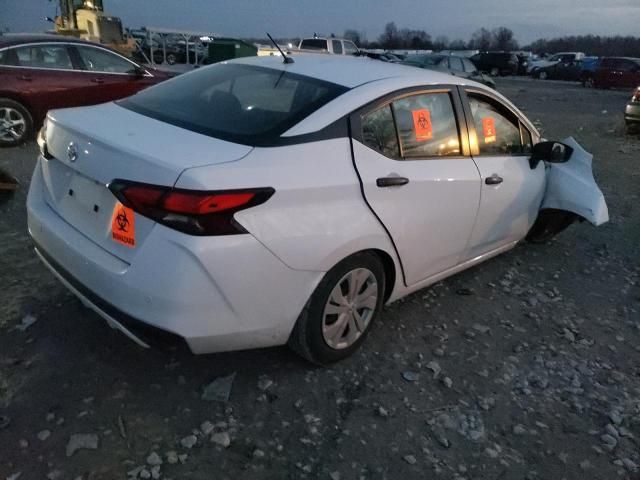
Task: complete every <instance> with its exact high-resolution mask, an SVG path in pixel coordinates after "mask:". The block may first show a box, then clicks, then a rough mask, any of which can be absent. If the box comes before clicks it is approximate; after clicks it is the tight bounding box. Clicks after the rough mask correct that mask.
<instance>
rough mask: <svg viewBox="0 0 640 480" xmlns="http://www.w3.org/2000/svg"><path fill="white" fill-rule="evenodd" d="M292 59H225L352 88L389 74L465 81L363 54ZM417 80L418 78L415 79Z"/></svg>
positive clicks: (436, 81) (434, 80)
mask: <svg viewBox="0 0 640 480" xmlns="http://www.w3.org/2000/svg"><path fill="white" fill-rule="evenodd" d="M291 58H293V60H294V63H287V64H285V63H284V62H283V61H282V57H279V56H277V57H276V56H273V57H266V56H265V57H245V58H240V59H237V60H232V61H231V62H229V63H242V64H247V65H255V66H261V67H267V68H273V69H276V70H285V71H288V72H291V73H296V74H298V75H306V76H308V77H312V78H317V79H318V80H324V81H326V82H331V83H335V84H338V85H342V86H344V87H347V88H355V87H358V86H360V85H364V84H365V83H370V82H375V81H378V80H383V79H389V78H402V77H405V78H407V79H408V78H411V79H417V80H419V83H420V84H424V85H437V84H448V85H452V84H453V85H463V84H468V83H469V81H468V80H465V79H462V78H460V77H454V76H452V75H448V74H445V73H440V72H436V71H434V70H424V69H418V68H416V67H411V66H406V65H400V64H397V63H389V62H381V61H379V60H375V59H373V58H369V57H366V56H362V57H356V56H350V55H322V54H312V53H304V54H294V55H291ZM416 84H418V82H416Z"/></svg>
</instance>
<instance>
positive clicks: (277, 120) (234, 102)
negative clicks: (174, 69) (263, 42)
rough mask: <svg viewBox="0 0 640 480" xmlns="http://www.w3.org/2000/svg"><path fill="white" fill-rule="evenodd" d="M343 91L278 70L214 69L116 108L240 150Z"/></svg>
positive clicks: (280, 130)
mask: <svg viewBox="0 0 640 480" xmlns="http://www.w3.org/2000/svg"><path fill="white" fill-rule="evenodd" d="M345 91H347V88H346V87H343V86H340V85H336V84H333V83H329V82H324V81H321V80H317V79H314V78H311V77H306V76H303V75H297V74H293V73H289V72H286V71H283V70H275V69H271V68H264V67H256V66H252V65H239V64H218V65H212V66H210V67H206V68H203V69H201V70H198V71H197V72H193V73H190V74H185V75H182V76H180V77H177V78H175V79H173V80H169V81H168V82H164V83H161V84H159V85H157V86H155V87H152V88H149V89H147V90H143V91H142V92H140V93H138V94H137V95H134V96H133V97H129V98H127V99H125V100H121V101H120V102H118V103H119V104H120V105H121V106H123V107H125V108H129V109H131V110H134V111H136V112H138V113H141V114H143V115H147V116H150V117H152V118H156V119H158V120H161V121H164V122H166V123H170V124H172V125H176V126H178V127H181V128H186V129H188V130H192V131H194V132H198V133H202V134H205V135H209V136H213V137H217V138H221V139H223V140H229V141H232V142H236V143H242V144H245V145H257V144H259V143H264V142H268V141H270V140H273V139H275V138H276V137H278V136H280V135H281V134H282V133H284V132H285V131H287V130H288V129H289V128H291V127H292V126H293V125H295V124H296V123H298V122H300V121H301V120H302V119H303V118H305V117H307V116H308V115H310V114H311V113H312V112H314V111H315V110H317V109H318V108H320V107H322V106H323V105H325V104H326V103H328V102H330V101H331V100H333V99H334V98H336V97H337V96H338V95H341V94H342V93H344V92H345Z"/></svg>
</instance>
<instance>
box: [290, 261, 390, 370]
mask: <svg viewBox="0 0 640 480" xmlns="http://www.w3.org/2000/svg"><path fill="white" fill-rule="evenodd" d="M384 288H385V275H384V267H383V265H382V262H381V261H380V259H379V258H378V256H377V255H375V254H374V253H369V252H363V253H358V254H355V255H353V256H351V257H349V258H347V259H345V260H343V261H342V262H340V263H339V264H337V265H336V266H335V267H333V268H332V269H331V270H330V271H329V272H327V274H326V275H325V277H324V278H323V279H322V281H321V282H320V284H319V285H318V287H317V288H316V290H315V292H314V293H313V295H312V296H311V298H310V299H309V301H308V302H307V305H306V306H305V308H304V310H303V311H302V313H301V314H300V317H299V318H298V321H297V323H296V326H295V327H294V329H293V332H292V333H291V337H290V338H289V346H290V347H291V348H292V349H293V350H294V351H296V352H297V353H299V354H300V355H302V356H303V357H304V358H306V359H307V360H309V361H310V362H312V363H315V364H318V365H327V364H330V363H334V362H337V361H339V360H342V359H343V358H346V357H348V356H349V355H351V354H352V353H353V352H355V351H356V350H357V349H358V347H360V345H361V344H362V342H363V341H364V339H365V337H366V336H367V334H368V332H369V330H370V329H371V325H372V323H373V321H374V319H375V317H376V315H377V314H378V312H379V311H380V309H381V308H382V303H383V298H384Z"/></svg>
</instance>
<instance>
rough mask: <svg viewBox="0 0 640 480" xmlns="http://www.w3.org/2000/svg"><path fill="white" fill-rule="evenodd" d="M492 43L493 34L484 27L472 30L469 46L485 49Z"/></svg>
mask: <svg viewBox="0 0 640 480" xmlns="http://www.w3.org/2000/svg"><path fill="white" fill-rule="evenodd" d="M492 43H493V36H492V35H491V32H490V31H489V30H487V29H486V28H481V29H479V30H476V31H475V32H473V34H472V35H471V41H470V42H469V46H470V47H471V48H474V49H477V50H482V51H486V50H489V49H490V48H491V45H492Z"/></svg>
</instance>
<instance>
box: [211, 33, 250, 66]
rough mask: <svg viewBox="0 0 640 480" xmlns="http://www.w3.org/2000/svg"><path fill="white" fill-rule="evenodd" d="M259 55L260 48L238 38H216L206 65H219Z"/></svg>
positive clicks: (212, 43)
mask: <svg viewBox="0 0 640 480" xmlns="http://www.w3.org/2000/svg"><path fill="white" fill-rule="evenodd" d="M256 55H258V47H256V46H255V45H252V44H250V43H247V42H245V41H244V40H239V39H237V38H215V39H213V41H212V42H211V43H210V44H209V51H208V54H207V58H206V60H205V62H204V63H206V64H210V63H217V62H222V61H224V60H231V59H232V58H240V57H254V56H256Z"/></svg>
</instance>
